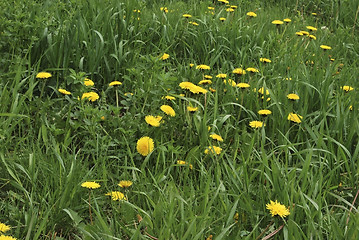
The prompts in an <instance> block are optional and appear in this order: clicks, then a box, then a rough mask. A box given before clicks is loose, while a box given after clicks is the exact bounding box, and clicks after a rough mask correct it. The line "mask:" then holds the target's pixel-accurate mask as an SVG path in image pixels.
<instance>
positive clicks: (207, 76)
mask: <svg viewBox="0 0 359 240" xmlns="http://www.w3.org/2000/svg"><path fill="white" fill-rule="evenodd" d="M204 78H207V79H212V78H213V77H212V76H210V75H204Z"/></svg>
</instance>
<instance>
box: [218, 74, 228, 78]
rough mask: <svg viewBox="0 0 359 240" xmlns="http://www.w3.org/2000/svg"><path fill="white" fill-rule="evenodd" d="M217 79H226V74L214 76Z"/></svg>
mask: <svg viewBox="0 0 359 240" xmlns="http://www.w3.org/2000/svg"><path fill="white" fill-rule="evenodd" d="M216 77H217V78H226V77H227V74H225V73H220V74H218V75H217V76H216Z"/></svg>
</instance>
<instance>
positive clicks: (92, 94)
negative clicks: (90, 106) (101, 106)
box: [81, 92, 100, 102]
mask: <svg viewBox="0 0 359 240" xmlns="http://www.w3.org/2000/svg"><path fill="white" fill-rule="evenodd" d="M99 98H100V96H99V95H98V94H97V93H95V92H87V93H83V94H82V97H81V99H87V100H89V101H91V102H94V101H96V100H97V99H99Z"/></svg>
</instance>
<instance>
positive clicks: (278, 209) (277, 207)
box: [266, 200, 290, 217]
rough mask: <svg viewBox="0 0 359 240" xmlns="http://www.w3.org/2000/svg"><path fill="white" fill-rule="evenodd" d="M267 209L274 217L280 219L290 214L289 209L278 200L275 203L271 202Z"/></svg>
mask: <svg viewBox="0 0 359 240" xmlns="http://www.w3.org/2000/svg"><path fill="white" fill-rule="evenodd" d="M266 208H267V209H268V210H269V212H270V213H271V214H272V217H274V216H276V215H278V216H280V217H286V216H288V215H289V214H290V212H289V209H288V208H287V207H286V206H284V205H282V204H280V203H279V202H277V200H276V201H275V202H273V201H270V203H268V204H267V205H266Z"/></svg>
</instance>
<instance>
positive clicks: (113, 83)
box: [108, 81, 122, 87]
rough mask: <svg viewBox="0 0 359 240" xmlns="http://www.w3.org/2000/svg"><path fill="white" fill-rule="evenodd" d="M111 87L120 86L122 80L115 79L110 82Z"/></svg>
mask: <svg viewBox="0 0 359 240" xmlns="http://www.w3.org/2000/svg"><path fill="white" fill-rule="evenodd" d="M108 85H109V86H110V87H111V86H118V85H122V82H120V81H113V82H110V84H108Z"/></svg>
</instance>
